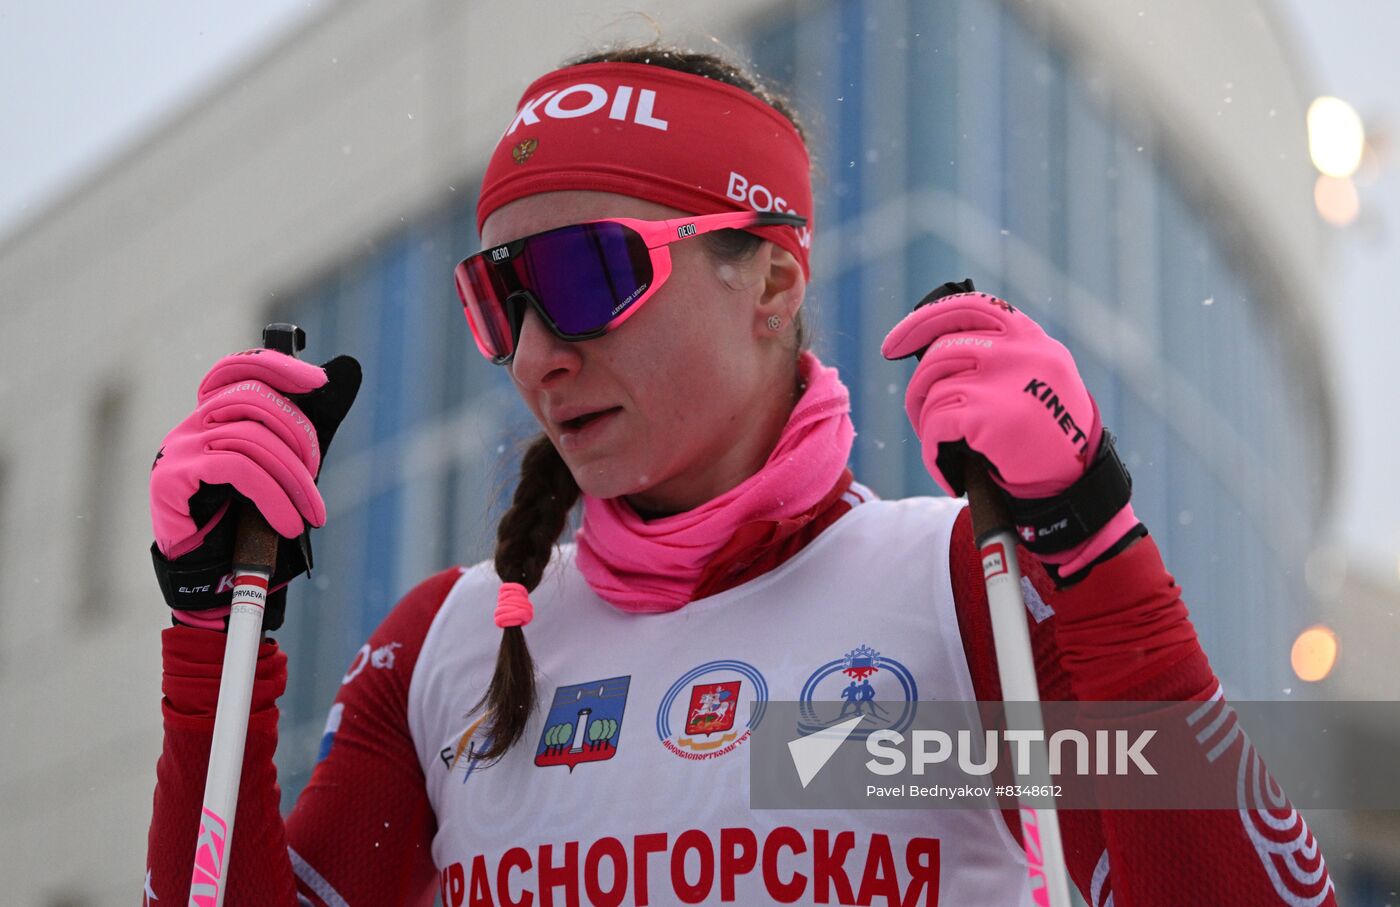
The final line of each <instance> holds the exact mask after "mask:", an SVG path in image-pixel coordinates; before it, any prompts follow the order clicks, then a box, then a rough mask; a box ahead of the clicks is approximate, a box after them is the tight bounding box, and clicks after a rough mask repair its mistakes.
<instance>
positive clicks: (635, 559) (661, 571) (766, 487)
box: [576, 351, 855, 612]
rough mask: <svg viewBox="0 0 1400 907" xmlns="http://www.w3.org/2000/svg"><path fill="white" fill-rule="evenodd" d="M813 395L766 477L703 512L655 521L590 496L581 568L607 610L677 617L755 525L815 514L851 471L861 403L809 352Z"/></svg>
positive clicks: (805, 373)
mask: <svg viewBox="0 0 1400 907" xmlns="http://www.w3.org/2000/svg"><path fill="white" fill-rule="evenodd" d="M798 368H799V369H800V370H801V374H802V377H803V378H804V380H805V381H806V383H807V390H806V392H805V393H804V394H803V395H802V397H801V399H799V400H798V401H797V405H796V406H795V407H793V410H792V415H791V416H789V417H788V421H787V425H786V426H784V428H783V433H782V436H781V437H779V438H778V445H777V446H776V447H775V448H773V452H772V453H771V454H770V455H769V456H768V461H767V462H766V463H764V464H763V468H762V469H760V470H759V471H758V472H757V473H755V474H754V475H752V476H749V477H748V478H747V479H745V480H744V481H743V482H741V483H739V484H738V485H736V486H735V487H734V488H731V489H730V490H729V491H727V492H725V493H724V494H722V495H720V496H719V497H717V498H715V499H713V500H711V501H707V502H705V503H704V504H701V505H700V506H699V507H696V508H695V509H694V510H687V511H686V512H684V513H678V514H675V515H673V516H668V517H662V518H661V519H657V520H652V521H650V522H647V521H645V520H643V519H642V518H641V517H639V516H638V515H637V513H636V511H634V510H633V509H632V508H631V506H629V505H628V503H627V500H626V499H625V498H621V497H618V498H608V499H602V498H594V497H591V496H589V495H584V496H583V525H582V527H581V528H580V529H579V531H578V533H577V537H576V539H577V542H578V566H579V569H580V570H581V571H582V572H583V577H584V579H585V580H587V581H588V585H589V586H591V587H592V588H593V591H594V592H597V593H598V595H599V596H600V597H602V598H603V600H604V601H607V602H609V603H610V604H612V605H615V606H616V607H618V608H621V609H622V610H624V611H642V612H659V611H674V610H676V609H677V608H680V607H681V606H683V605H685V604H687V603H689V602H690V601H691V597H692V593H693V592H694V590H695V587H696V584H697V582H698V581H699V579H700V575H701V573H702V572H703V571H704V569H705V565H706V564H707V563H709V561H710V558H711V557H712V556H713V555H714V554H715V552H717V551H719V550H720V549H721V548H722V547H724V545H725V543H726V542H728V541H729V539H730V537H731V536H733V535H734V533H735V531H737V530H738V529H739V527H740V526H743V525H744V524H745V523H749V522H752V521H754V520H781V519H787V518H791V517H795V516H797V515H799V514H802V513H804V512H805V511H808V510H810V509H812V508H813V507H815V506H816V505H817V504H818V503H819V502H820V501H821V500H822V499H823V498H824V497H825V496H826V494H827V493H828V492H829V491H830V490H831V487H832V485H834V484H835V483H836V480H837V479H838V478H840V476H841V472H842V470H844V469H845V468H846V461H847V460H848V459H849V458H850V455H851V444H852V443H853V441H854V440H855V426H854V425H852V423H851V416H850V412H851V398H850V393H849V392H848V391H847V390H846V386H845V385H844V384H842V383H841V379H840V377H839V376H838V375H837V372H836V369H834V368H827V367H826V366H824V365H822V364H821V361H820V360H818V359H817V357H816V356H815V355H814V354H812V353H811V352H810V351H809V352H804V353H803V354H802V357H801V359H800V360H799V362H798Z"/></svg>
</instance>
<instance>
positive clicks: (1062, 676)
mask: <svg viewBox="0 0 1400 907" xmlns="http://www.w3.org/2000/svg"><path fill="white" fill-rule="evenodd" d="M952 545H953V550H952V553H951V563H952V568H953V583H954V596H955V598H956V602H957V609H958V625H959V629H960V630H961V632H962V636H963V642H964V648H965V650H966V652H967V658H968V665H969V667H970V669H971V672H972V678H973V688H974V690H975V691H976V694H977V698H978V699H1000V698H1001V684H1000V682H999V681H998V679H997V673H996V658H995V654H994V651H993V647H992V637H991V626H990V618H989V616H988V611H987V601H986V589H985V587H984V586H983V585H982V577H981V565H980V563H979V560H978V557H977V551H976V545H975V543H974V541H973V537H972V528H971V517H970V514H969V512H968V511H966V510H965V511H963V513H962V514H961V515H960V516H959V518H958V522H957V524H956V525H955V527H954V536H953V543H952ZM1017 553H1018V555H1019V557H1020V563H1021V565H1022V567H1023V569H1024V571H1025V574H1026V576H1027V578H1029V579H1030V580H1031V583H1032V584H1033V585H1034V586H1035V588H1036V590H1037V591H1038V592H1039V594H1040V596H1041V597H1042V598H1043V600H1044V601H1045V602H1046V603H1048V605H1049V606H1050V608H1051V609H1052V610H1053V613H1052V614H1050V615H1049V616H1048V617H1044V619H1042V620H1040V621H1036V620H1035V619H1034V618H1033V617H1032V615H1031V614H1030V613H1028V614H1027V622H1028V624H1029V626H1030V631H1031V643H1032V649H1033V651H1034V655H1035V661H1036V674H1037V676H1038V678H1039V680H1040V683H1041V691H1042V694H1041V695H1042V698H1043V699H1045V700H1055V699H1077V700H1085V701H1088V700H1105V701H1107V700H1116V701H1188V700H1200V701H1205V700H1215V701H1216V702H1217V703H1218V705H1217V706H1215V707H1218V708H1224V707H1225V706H1224V704H1223V699H1222V697H1221V690H1220V682H1219V680H1217V679H1216V677H1215V673H1214V672H1213V671H1212V670H1211V667H1210V663H1209V661H1208V660H1207V659H1206V656H1205V653H1204V652H1203V651H1202V650H1201V645H1200V641H1199V640H1198V639H1197V637H1196V631H1195V628H1194V627H1193V626H1192V625H1191V622H1190V619H1189V615H1188V613H1187V610H1186V605H1185V603H1184V602H1182V600H1181V590H1180V588H1179V587H1178V586H1177V585H1176V581H1175V580H1174V579H1173V578H1172V576H1171V574H1170V573H1168V572H1167V569H1166V567H1165V566H1164V565H1163V563H1162V558H1161V555H1160V554H1159V552H1158V550H1157V545H1156V543H1155V542H1154V541H1153V540H1152V538H1151V537H1150V536H1148V537H1146V538H1143V539H1140V540H1139V541H1138V542H1136V543H1134V544H1133V545H1131V546H1129V547H1128V548H1127V549H1126V550H1124V551H1123V552H1122V553H1121V554H1119V555H1118V556H1117V557H1115V558H1113V559H1112V560H1110V561H1108V562H1106V563H1104V564H1100V565H1099V566H1097V567H1095V568H1094V569H1093V570H1092V571H1091V572H1090V573H1089V575H1088V576H1087V577H1086V578H1085V579H1084V580H1082V581H1081V582H1079V583H1077V584H1076V585H1074V586H1071V587H1070V588H1068V589H1064V590H1057V589H1056V588H1055V587H1054V584H1053V583H1052V582H1051V581H1050V580H1049V578H1048V577H1047V576H1046V574H1045V572H1044V571H1043V570H1042V569H1041V567H1040V565H1039V563H1038V562H1037V561H1036V560H1035V558H1034V557H1033V556H1032V555H1031V554H1030V553H1029V552H1027V551H1026V550H1025V549H1024V548H1021V547H1018V551H1017ZM1248 745H1249V743H1248V738H1247V737H1246V736H1245V735H1244V734H1240V735H1238V737H1237V739H1236V742H1235V743H1234V748H1239V747H1244V746H1248ZM1235 764H1236V760H1234V759H1220V760H1219V761H1218V762H1215V763H1210V764H1203V769H1202V770H1203V771H1221V772H1229V773H1233V772H1234V768H1233V766H1234V765H1235ZM1284 812H1288V811H1287V810H1285V811H1284ZM1007 815H1008V822H1009V824H1012V826H1013V829H1014V831H1015V832H1016V835H1017V838H1018V839H1019V837H1020V828H1019V822H1018V821H1016V814H1015V813H1014V812H1009V813H1007ZM1059 815H1060V824H1061V833H1062V836H1063V838H1064V842H1065V851H1066V861H1067V863H1068V868H1069V871H1070V876H1071V877H1072V878H1073V879H1074V881H1075V883H1076V884H1077V885H1078V887H1079V889H1080V891H1081V892H1082V893H1083V895H1084V897H1085V899H1086V900H1087V901H1088V903H1089V904H1090V905H1091V907H1103V905H1105V904H1106V903H1107V901H1108V898H1109V897H1110V896H1111V897H1112V898H1113V905H1114V907H1142V905H1156V904H1184V903H1207V902H1208V903H1218V904H1232V905H1242V907H1255V905H1258V907H1263V905H1282V904H1289V905H1301V904H1307V905H1309V907H1335V905H1336V895H1335V892H1334V890H1333V886H1332V881H1331V878H1330V877H1329V875H1328V873H1327V867H1326V865H1325V863H1324V861H1323V859H1322V854H1321V849H1320V847H1319V846H1318V844H1317V842H1316V841H1315V840H1314V838H1313V836H1312V833H1311V831H1309V830H1308V827H1307V824H1306V823H1305V822H1304V821H1303V820H1302V818H1301V816H1298V817H1297V818H1296V821H1295V823H1294V824H1293V825H1292V826H1291V827H1290V828H1288V829H1286V830H1279V829H1274V828H1270V827H1269V826H1268V825H1267V824H1266V823H1265V822H1264V821H1263V819H1264V818H1266V817H1265V816H1264V814H1263V812H1262V811H1260V810H1223V809H1222V810H1103V811H1101V812H1095V811H1088V810H1063V811H1061V812H1060V814H1059Z"/></svg>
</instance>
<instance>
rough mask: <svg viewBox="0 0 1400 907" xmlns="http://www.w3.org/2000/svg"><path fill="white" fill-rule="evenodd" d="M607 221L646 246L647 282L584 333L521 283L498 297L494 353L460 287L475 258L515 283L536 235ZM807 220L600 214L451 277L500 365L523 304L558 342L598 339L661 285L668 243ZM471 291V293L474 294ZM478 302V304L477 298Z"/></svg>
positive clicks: (730, 214)
mask: <svg viewBox="0 0 1400 907" xmlns="http://www.w3.org/2000/svg"><path fill="white" fill-rule="evenodd" d="M602 223H611V224H618V225H619V226H621V227H622V228H623V229H626V230H630V231H632V232H633V233H635V234H636V235H637V236H638V237H639V238H640V239H641V241H642V243H643V244H644V245H645V246H646V249H647V254H648V255H649V257H650V263H651V271H652V273H651V279H650V280H649V281H647V283H646V289H645V290H644V291H643V292H642V294H641V295H640V296H638V297H637V298H636V299H634V300H630V301H627V302H624V303H621V304H620V305H621V310H620V311H618V312H617V314H616V315H614V316H613V317H612V318H610V319H608V321H607V323H606V324H604V325H603V326H602V327H599V328H597V329H596V330H592V331H588V332H585V333H569V332H566V331H563V330H561V329H560V327H559V325H558V324H557V323H556V322H555V320H554V319H553V318H552V317H550V314H549V312H548V311H546V310H545V307H544V304H543V303H541V302H540V300H539V298H538V297H537V296H536V295H535V292H534V290H533V289H531V288H530V287H524V286H521V287H519V288H518V289H515V290H512V291H511V292H510V293H509V294H507V295H506V297H505V298H504V299H503V300H501V302H500V305H501V307H502V308H503V309H504V310H505V317H506V322H507V324H508V325H509V328H510V336H511V351H510V352H509V353H508V354H506V355H505V356H496V355H494V354H493V353H492V352H491V351H490V348H489V347H488V346H487V344H486V343H484V342H483V341H482V334H481V328H480V326H478V325H477V323H476V319H475V318H473V317H472V304H471V303H470V302H468V295H467V291H466V290H465V289H464V286H470V278H469V277H468V274H469V273H470V268H471V267H472V266H473V264H474V263H476V262H481V263H482V264H484V265H485V266H486V267H487V268H490V269H491V270H493V271H496V272H498V273H501V274H503V275H507V276H508V277H509V280H506V281H503V283H507V284H511V283H514V284H517V285H518V284H519V282H520V281H519V277H518V275H517V274H516V273H515V271H514V269H513V268H512V267H511V263H512V262H513V261H515V260H517V259H519V257H520V256H521V254H522V253H523V252H524V251H525V249H526V247H527V246H528V245H529V244H530V242H531V241H532V240H534V239H536V238H537V237H541V236H547V235H549V234H551V233H556V232H558V231H561V230H573V229H577V228H578V227H582V226H586V225H588V224H602ZM806 224H807V218H805V217H802V216H801V215H798V214H786V213H782V212H777V211H727V212H724V213H722V214H702V215H696V216H689V217H673V218H669V219H667V220H638V219H636V218H630V217H604V218H598V219H597V220H590V221H581V222H580V223H576V224H566V225H564V226H562V227H555V228H553V229H551V230H544V231H541V232H539V233H532V234H530V235H529V236H522V237H520V238H519V239H514V240H511V241H510V242H507V243H501V244H500V245H496V246H491V247H490V248H486V249H482V250H481V251H479V252H475V253H473V254H471V255H468V256H467V257H466V258H464V259H462V260H461V261H460V262H458V263H457V266H456V267H455V268H453V276H454V278H455V281H456V285H457V296H458V299H459V300H460V301H461V303H462V309H463V311H464V312H465V313H466V316H467V325H468V327H470V328H471V332H472V339H473V340H474V341H476V348H477V350H478V351H480V353H481V355H483V356H485V357H486V358H487V359H489V360H490V361H491V362H492V363H494V364H495V365H505V364H506V363H508V362H510V360H511V359H513V358H514V357H515V346H516V345H517V344H518V342H519V339H520V328H521V326H522V325H523V324H524V321H525V309H526V307H527V306H529V307H532V308H534V310H535V313H536V314H537V315H539V316H540V320H541V321H543V322H544V324H545V325H546V326H548V327H549V330H550V331H551V332H552V333H553V334H554V336H556V337H558V338H559V339H560V340H564V341H568V342H570V343H576V342H579V341H583V340H592V339H594V338H596V337H601V336H603V335H604V334H607V333H609V332H611V331H615V330H617V328H618V327H619V326H621V325H622V323H623V322H625V321H626V320H627V319H628V318H631V317H632V315H634V314H635V313H636V312H637V311H638V310H639V309H641V307H642V305H643V304H645V303H646V301H647V300H648V299H650V298H651V297H652V296H653V295H655V294H656V291H657V290H658V289H660V288H661V286H662V285H663V284H665V283H666V280H667V278H669V277H670V276H671V250H670V245H671V244H672V243H676V242H680V241H681V240H684V239H691V238H692V237H696V236H703V235H705V234H706V233H713V232H714V231H716V230H742V229H747V228H751V227H794V228H797V227H803V226H805V225H806ZM474 295H475V294H473V296H474ZM477 305H480V302H479V301H478V302H477Z"/></svg>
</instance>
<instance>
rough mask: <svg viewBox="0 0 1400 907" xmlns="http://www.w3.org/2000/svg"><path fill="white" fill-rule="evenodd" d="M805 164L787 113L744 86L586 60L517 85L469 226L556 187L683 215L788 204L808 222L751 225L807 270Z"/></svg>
mask: <svg viewBox="0 0 1400 907" xmlns="http://www.w3.org/2000/svg"><path fill="white" fill-rule="evenodd" d="M809 168H810V163H809V161H808V159H807V147H806V145H805V144H803V142H802V137H801V136H800V135H798V134H797V130H796V129H795V128H793V125H792V123H790V122H789V121H788V119H787V117H785V116H783V115H782V114H781V113H779V112H778V111H777V110H774V109H773V108H772V107H770V106H769V105H767V104H765V103H764V102H763V101H760V100H759V99H758V98H756V97H754V96H753V95H751V94H749V93H748V92H747V91H744V90H743V89H741V88H735V87H734V86H732V85H726V84H724V83H723V82H716V81H715V80H713V79H706V78H704V77H702V76H694V75H691V74H689V73H684V72H677V71H675V70H672V69H665V68H663V67H660V66H651V65H648V64H643V63H585V64H582V65H580V66H570V67H568V68H566V69H559V70H555V71H554V72H551V73H549V74H547V75H544V76H541V77H540V78H539V79H536V80H535V83H534V84H533V85H531V86H530V87H529V88H527V89H526V90H525V94H524V95H523V96H522V97H521V99H520V106H519V108H518V110H517V112H516V114H515V119H514V120H512V121H511V124H510V128H508V129H507V130H506V132H505V135H503V136H501V141H500V143H499V144H498V145H497V146H496V151H495V153H494V154H492V156H491V161H490V163H489V164H488V165H487V167H486V176H485V178H484V179H483V180H482V183H481V197H480V200H478V201H477V204H476V226H477V230H478V232H479V231H480V230H481V225H482V224H484V223H485V222H486V217H487V215H489V214H490V213H491V212H492V211H495V210H496V209H497V208H499V207H501V206H502V205H504V204H506V203H507V202H511V201H514V200H515V199H517V198H523V197H524V196H527V195H534V194H535V193H538V192H553V191H557V190H561V189H591V190H595V191H599V192H616V193H618V194H621V195H629V196H632V197H634V198H640V199H645V200H647V201H652V202H657V203H659V204H663V205H668V206H670V207H672V208H677V209H679V210H681V211H684V212H685V213H687V214H715V213H719V212H723V211H742V210H744V209H746V208H752V209H754V210H757V211H785V212H791V213H794V214H800V215H802V216H803V217H805V218H807V226H806V227H803V228H800V229H793V228H792V227H763V228H758V229H755V230H753V231H752V232H754V233H756V234H758V235H760V236H762V237H763V238H764V239H769V240H772V241H773V242H774V243H776V244H778V245H779V246H781V247H782V248H784V249H787V250H788V251H789V252H791V253H792V254H793V255H794V256H795V257H796V258H797V260H798V261H799V262H801V264H802V270H803V273H805V274H807V276H808V277H810V276H811V271H810V269H809V266H808V263H807V257H808V251H809V249H810V248H811V244H812V232H811V231H812V226H811V225H812V185H811V178H810V175H809Z"/></svg>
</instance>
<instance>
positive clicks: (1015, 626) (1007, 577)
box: [963, 454, 1072, 907]
mask: <svg viewBox="0 0 1400 907" xmlns="http://www.w3.org/2000/svg"><path fill="white" fill-rule="evenodd" d="M987 470H988V465H987V461H986V460H985V459H983V458H982V457H981V456H979V455H976V454H974V455H972V456H970V457H968V459H967V463H966V466H965V468H964V471H963V483H964V485H965V487H966V488H967V501H968V506H969V507H971V508H972V532H973V535H974V536H975V537H976V539H977V550H978V552H979V553H980V554H981V559H982V578H983V579H984V580H985V582H986V584H987V607H988V610H989V611H990V612H991V616H992V639H993V644H994V647H995V649H996V654H997V673H998V674H999V675H1000V677H1001V698H1002V702H1003V703H1004V705H1005V706H1006V710H1007V722H1008V724H1010V723H1011V722H1012V720H1013V717H1014V719H1015V724H1016V727H1018V728H1023V729H1027V730H1032V731H1040V732H1041V734H1040V738H1039V740H1038V741H1032V746H1031V766H1032V768H1031V772H1032V777H1030V778H1029V779H1028V781H1029V784H1030V785H1031V786H1041V787H1042V789H1044V788H1045V787H1047V786H1048V785H1049V784H1050V776H1049V771H1048V769H1047V767H1046V760H1045V742H1044V730H1045V726H1044V721H1043V719H1042V716H1041V713H1040V686H1039V684H1038V683H1037V682H1036V678H1035V658H1034V655H1033V654H1032V652H1031V635H1030V631H1029V630H1028V629H1027V628H1026V603H1025V599H1024V598H1023V597H1022V595H1021V567H1020V564H1019V563H1017V559H1016V536H1015V535H1014V534H1013V532H1012V527H1013V526H1014V525H1015V524H1014V523H1013V522H1012V520H1011V515H1010V513H1009V512H1008V511H1007V509H1006V503H1005V501H1004V500H1003V499H1002V495H1001V490H1000V489H999V488H998V487H997V486H996V485H995V484H993V482H992V479H991V477H990V476H989V475H988V474H987ZM1026 801H1027V798H1024V797H1023V798H1021V844H1022V846H1023V847H1024V848H1025V851H1026V862H1027V864H1028V869H1029V871H1030V874H1031V879H1032V881H1033V882H1036V881H1038V878H1037V875H1039V876H1043V878H1044V883H1045V887H1044V895H1042V894H1041V892H1040V891H1036V892H1035V895H1036V903H1037V904H1042V905H1045V907H1070V905H1071V903H1072V902H1071V901H1070V899H1069V871H1068V870H1067V868H1066V866H1065V848H1064V842H1063V840H1062V839H1061V838H1060V821H1059V817H1058V816H1057V814H1056V812H1055V808H1054V807H1053V806H1050V807H1045V806H1042V807H1035V806H1032V805H1029V804H1028V803H1027V802H1026ZM1028 820H1029V821H1028ZM1037 835H1038V837H1039V845H1040V846H1039V847H1036V842H1035V840H1034V838H1035V836H1037Z"/></svg>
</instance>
